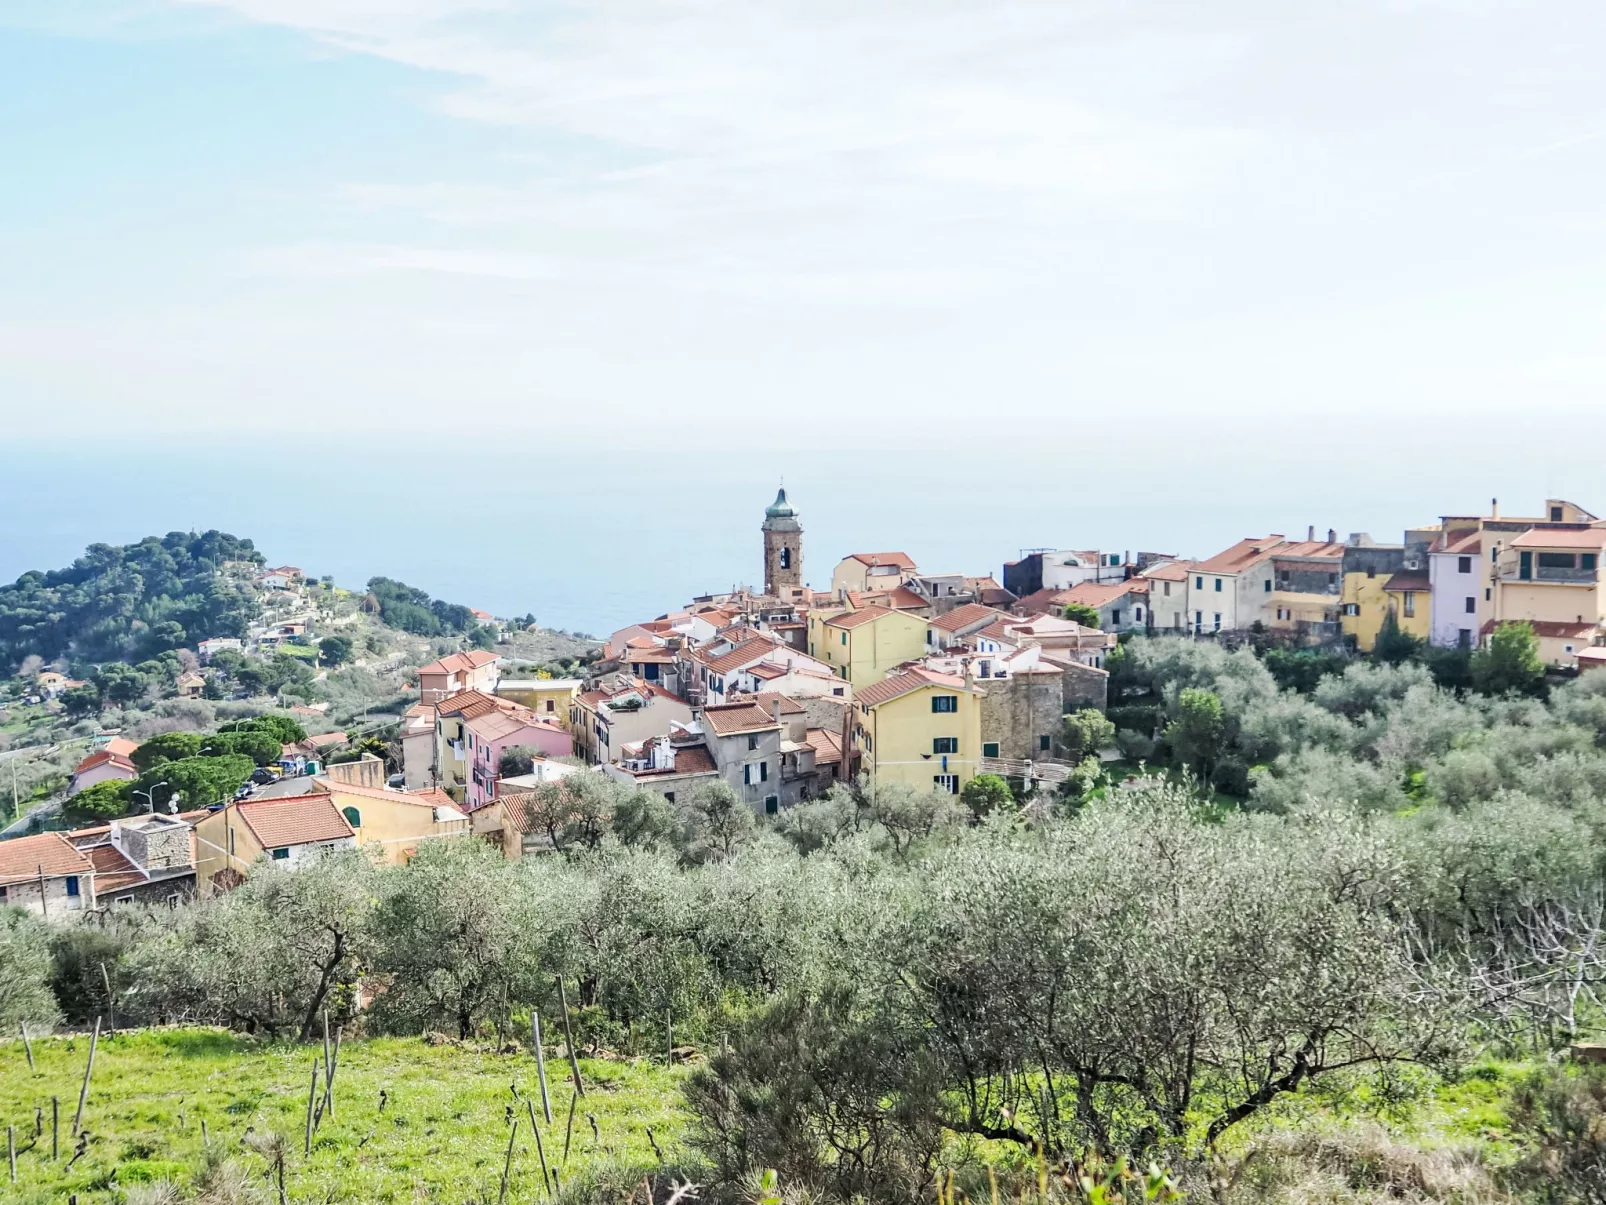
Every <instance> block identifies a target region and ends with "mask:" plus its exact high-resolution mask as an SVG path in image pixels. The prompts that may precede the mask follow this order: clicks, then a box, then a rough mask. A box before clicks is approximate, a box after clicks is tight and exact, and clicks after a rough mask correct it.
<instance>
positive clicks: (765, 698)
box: [752, 690, 808, 715]
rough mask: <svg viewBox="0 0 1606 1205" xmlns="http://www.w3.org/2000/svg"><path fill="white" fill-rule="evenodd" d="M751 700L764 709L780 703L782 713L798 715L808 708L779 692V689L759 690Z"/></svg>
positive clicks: (766, 709) (767, 709)
mask: <svg viewBox="0 0 1606 1205" xmlns="http://www.w3.org/2000/svg"><path fill="white" fill-rule="evenodd" d="M752 701H753V702H754V703H757V704H758V705H759V706H760V707H762V708H763V709H764V710H765V711H769V710H770V709H771V708H773V707H774V706H775V704H776V703H779V704H780V705H781V714H782V715H799V714H801V713H802V712H805V711H807V710H808V708H807V707H805V706H803V704H801V703H799V702H797V701H796V700H794V699H792V698H790V697H788V696H787V695H783V694H781V693H780V692H779V691H773V690H766V691H761V692H760V693H758V694H756V695H754V696H753V698H752Z"/></svg>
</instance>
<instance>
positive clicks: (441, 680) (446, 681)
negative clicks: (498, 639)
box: [418, 649, 500, 703]
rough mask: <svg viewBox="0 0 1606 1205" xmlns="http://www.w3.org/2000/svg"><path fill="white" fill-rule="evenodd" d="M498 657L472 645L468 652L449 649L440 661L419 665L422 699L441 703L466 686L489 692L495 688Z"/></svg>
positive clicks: (419, 691) (467, 688) (419, 690)
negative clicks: (448, 652)
mask: <svg viewBox="0 0 1606 1205" xmlns="http://www.w3.org/2000/svg"><path fill="white" fill-rule="evenodd" d="M499 660H500V658H499V657H497V655H496V654H495V653H488V652H484V651H483V650H481V649H470V650H469V651H468V652H466V653H450V654H448V655H447V656H445V657H442V658H441V659H440V660H439V661H432V662H430V663H429V664H428V665H421V666H419V668H418V695H419V701H420V702H424V703H439V702H440V701H441V700H442V699H446V698H450V697H451V696H452V695H455V694H458V693H460V692H462V691H465V690H483V691H485V692H486V693H487V694H489V693H490V692H491V691H493V690H495V689H496V678H497V673H496V665H497V662H498V661H499Z"/></svg>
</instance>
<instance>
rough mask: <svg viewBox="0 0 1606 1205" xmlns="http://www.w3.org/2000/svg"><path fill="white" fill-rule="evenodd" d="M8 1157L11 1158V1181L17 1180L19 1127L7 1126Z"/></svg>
mask: <svg viewBox="0 0 1606 1205" xmlns="http://www.w3.org/2000/svg"><path fill="white" fill-rule="evenodd" d="M6 1157H7V1158H9V1159H10V1160H11V1182H12V1183H13V1184H15V1183H16V1182H17V1127H16V1126H7V1127H6Z"/></svg>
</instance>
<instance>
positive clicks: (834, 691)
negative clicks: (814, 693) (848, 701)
mask: <svg viewBox="0 0 1606 1205" xmlns="http://www.w3.org/2000/svg"><path fill="white" fill-rule="evenodd" d="M831 693H832V694H833V695H834V696H835V697H837V698H839V699H840V698H841V697H842V688H841V687H840V686H833V687H832V688H831Z"/></svg>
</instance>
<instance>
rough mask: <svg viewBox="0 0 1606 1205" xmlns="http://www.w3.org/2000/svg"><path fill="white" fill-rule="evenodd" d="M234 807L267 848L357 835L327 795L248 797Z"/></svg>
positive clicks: (259, 841)
mask: <svg viewBox="0 0 1606 1205" xmlns="http://www.w3.org/2000/svg"><path fill="white" fill-rule="evenodd" d="M230 806H232V807H234V808H236V809H238V812H239V816H240V819H241V820H242V821H244V822H245V826H246V828H248V829H250V830H251V833H252V835H253V836H255V837H256V839H257V842H258V843H259V844H260V845H261V846H262V848H263V849H280V848H283V847H284V846H287V845H307V844H309V843H311V842H313V841H334V840H337V839H338V838H340V837H355V836H356V833H354V832H352V829H351V825H349V824H347V823H346V818H345V817H344V816H342V815H341V814H340V809H339V808H337V807H336V806H335V803H334V800H333V798H331V797H330V796H329V795H327V794H319V795H295V796H291V797H290V798H288V799H261V800H251V799H246V800H242V801H241V802H239V803H236V804H231V805H230Z"/></svg>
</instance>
